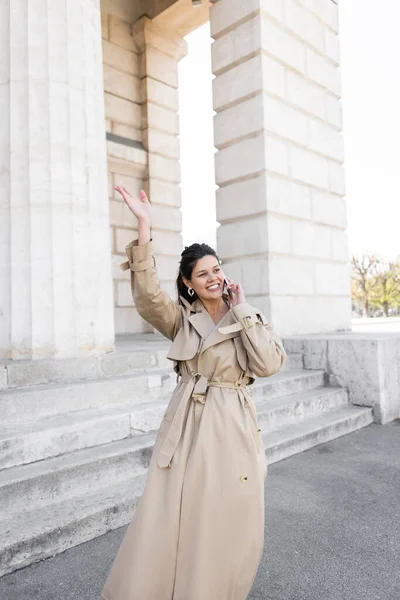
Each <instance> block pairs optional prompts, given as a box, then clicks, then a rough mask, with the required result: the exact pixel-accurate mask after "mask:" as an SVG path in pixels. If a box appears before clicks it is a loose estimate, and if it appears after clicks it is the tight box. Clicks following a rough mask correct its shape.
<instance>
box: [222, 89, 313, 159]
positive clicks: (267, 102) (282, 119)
mask: <svg viewBox="0 0 400 600" xmlns="http://www.w3.org/2000/svg"><path fill="white" fill-rule="evenodd" d="M214 119H215V121H214V125H215V126H214V136H215V146H216V147H217V148H219V147H221V146H223V145H226V144H227V143H228V142H229V141H232V140H234V139H237V138H241V137H244V136H246V135H250V134H256V133H258V132H259V131H262V130H263V129H265V130H267V131H269V132H271V133H275V134H277V135H278V136H281V137H283V138H286V139H288V140H291V141H295V142H297V143H299V144H303V145H306V144H307V117H306V116H305V115H303V114H300V113H298V112H297V111H295V110H294V109H292V108H290V107H289V106H285V104H284V103H283V102H281V101H279V100H276V99H275V98H271V97H270V96H267V95H257V96H255V97H253V98H250V99H249V100H245V101H244V102H242V103H240V104H235V105H234V106H232V107H231V108H227V109H226V110H224V111H222V112H219V113H217V114H216V115H215V118H214Z"/></svg>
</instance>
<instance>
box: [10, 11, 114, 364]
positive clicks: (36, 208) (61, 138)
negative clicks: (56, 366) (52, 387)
mask: <svg viewBox="0 0 400 600" xmlns="http://www.w3.org/2000/svg"><path fill="white" fill-rule="evenodd" d="M0 114H1V115H2V118H1V120H0V211H1V212H0V244H1V246H0V278H1V279H0V282H1V285H0V355H1V356H2V357H10V358H14V359H39V358H47V357H69V356H80V355H88V354H92V353H103V352H107V351H110V350H111V349H112V348H113V344H114V328H113V299H112V281H111V254H110V241H109V216H108V199H107V179H106V150H105V132H104V106H103V76H102V51H101V26H100V1H99V0H83V1H82V2H76V1H73V2H65V1H61V0H53V1H52V2H44V0H12V1H11V0H2V2H0Z"/></svg>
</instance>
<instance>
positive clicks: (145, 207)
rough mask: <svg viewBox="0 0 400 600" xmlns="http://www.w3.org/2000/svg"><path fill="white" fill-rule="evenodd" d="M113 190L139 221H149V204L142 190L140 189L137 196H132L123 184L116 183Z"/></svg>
mask: <svg viewBox="0 0 400 600" xmlns="http://www.w3.org/2000/svg"><path fill="white" fill-rule="evenodd" d="M114 190H116V191H117V192H118V193H119V194H121V196H122V198H123V199H124V202H125V204H126V205H127V206H128V208H129V210H130V211H132V212H133V214H134V215H135V217H136V218H137V220H138V221H139V222H140V221H148V222H149V223H151V204H150V201H149V199H148V198H147V195H146V192H145V191H144V190H140V193H139V198H135V197H134V196H132V194H131V193H130V192H128V190H127V189H126V188H125V187H124V186H123V185H116V186H115V187H114Z"/></svg>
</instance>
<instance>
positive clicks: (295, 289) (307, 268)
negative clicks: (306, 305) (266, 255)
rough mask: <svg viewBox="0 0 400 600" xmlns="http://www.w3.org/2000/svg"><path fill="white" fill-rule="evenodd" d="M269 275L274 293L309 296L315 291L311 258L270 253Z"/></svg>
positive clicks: (278, 294)
mask: <svg viewBox="0 0 400 600" xmlns="http://www.w3.org/2000/svg"><path fill="white" fill-rule="evenodd" d="M269 277H270V289H271V290H273V293H274V295H277V296H281V295H286V294H289V295H293V296H311V295H313V294H314V293H315V273H314V261H313V260H307V259H300V258H297V257H286V256H279V255H272V256H271V257H270V260H269Z"/></svg>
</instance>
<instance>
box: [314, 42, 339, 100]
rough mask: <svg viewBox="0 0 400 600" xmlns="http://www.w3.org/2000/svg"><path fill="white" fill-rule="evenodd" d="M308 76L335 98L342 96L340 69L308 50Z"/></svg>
mask: <svg viewBox="0 0 400 600" xmlns="http://www.w3.org/2000/svg"><path fill="white" fill-rule="evenodd" d="M306 52H307V54H306V56H307V75H308V77H309V78H310V79H312V80H313V81H316V82H317V83H319V85H321V86H322V87H323V88H325V89H327V90H329V91H330V92H332V93H333V94H335V96H338V97H340V96H341V91H342V90H341V79H340V71H339V70H338V68H337V67H336V66H335V65H333V64H332V63H331V62H329V61H328V60H327V59H326V58H324V57H323V56H321V55H320V54H317V53H316V52H314V50H312V49H311V48H307V51H306Z"/></svg>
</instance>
